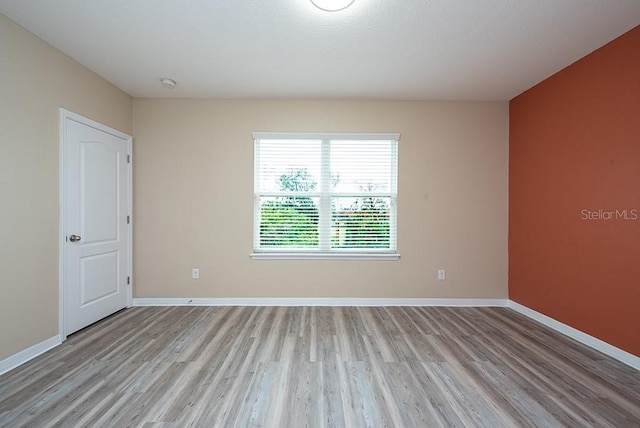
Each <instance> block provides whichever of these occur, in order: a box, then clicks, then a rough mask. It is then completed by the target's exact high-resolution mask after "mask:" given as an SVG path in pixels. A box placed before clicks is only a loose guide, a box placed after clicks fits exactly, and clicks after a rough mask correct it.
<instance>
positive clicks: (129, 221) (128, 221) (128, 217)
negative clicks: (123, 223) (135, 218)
mask: <svg viewBox="0 0 640 428" xmlns="http://www.w3.org/2000/svg"><path fill="white" fill-rule="evenodd" d="M129 223H131V217H130V216H127V224H129Z"/></svg>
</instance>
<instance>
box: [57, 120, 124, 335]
mask: <svg viewBox="0 0 640 428" xmlns="http://www.w3.org/2000/svg"><path fill="white" fill-rule="evenodd" d="M59 118H60V119H59V139H60V141H59V145H60V161H59V169H58V195H59V202H58V203H59V210H60V223H59V226H58V335H59V337H60V341H61V342H64V341H65V340H66V338H67V326H66V307H65V306H66V304H65V302H66V300H65V297H66V286H65V282H66V281H65V266H66V264H65V262H66V248H67V245H66V244H67V242H66V237H67V232H68V231H67V230H66V212H65V205H66V204H65V198H66V194H65V189H66V179H65V175H66V174H65V168H66V164H65V155H66V149H65V145H66V144H65V141H66V138H67V132H66V131H67V129H66V121H67V119H72V120H75V121H76V122H79V123H82V124H84V125H87V126H90V127H92V128H95V129H98V130H100V131H102V132H105V133H107V134H111V135H114V136H116V137H118V138H121V139H123V140H126V142H127V159H128V162H127V190H128V192H129V198H128V201H127V205H128V206H127V212H128V213H129V214H128V215H129V219H130V221H129V224H128V225H127V229H128V235H129V236H128V239H127V246H128V248H129V251H128V255H127V276H128V277H129V282H128V285H127V307H130V306H131V305H132V300H133V299H132V296H133V293H132V289H133V263H132V260H133V253H132V250H133V245H132V244H133V239H132V238H133V215H132V210H133V180H132V177H133V175H132V172H133V167H132V165H133V160H132V158H131V143H132V137H131V136H130V135H127V134H125V133H122V132H120V131H118V130H115V129H113V128H109V127H108V126H106V125H103V124H101V123H99V122H96V121H94V120H91V119H88V118H86V117H84V116H81V115H79V114H77V113H74V112H72V111H69V110H66V109H63V108H60V115H59Z"/></svg>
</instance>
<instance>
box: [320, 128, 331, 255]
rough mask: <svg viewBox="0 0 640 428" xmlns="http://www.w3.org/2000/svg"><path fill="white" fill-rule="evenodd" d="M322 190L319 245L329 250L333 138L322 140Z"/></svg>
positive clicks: (323, 249) (322, 248)
mask: <svg viewBox="0 0 640 428" xmlns="http://www.w3.org/2000/svg"><path fill="white" fill-rule="evenodd" d="M320 192H321V195H320V209H319V210H320V215H319V217H320V218H319V221H318V246H319V248H320V250H321V251H328V250H330V249H331V140H322V146H321V166H320Z"/></svg>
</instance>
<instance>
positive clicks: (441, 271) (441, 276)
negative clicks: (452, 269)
mask: <svg viewBox="0 0 640 428" xmlns="http://www.w3.org/2000/svg"><path fill="white" fill-rule="evenodd" d="M445 278H446V272H445V270H444V269H438V281H444V280H445Z"/></svg>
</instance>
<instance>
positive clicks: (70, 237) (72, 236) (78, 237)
mask: <svg viewBox="0 0 640 428" xmlns="http://www.w3.org/2000/svg"><path fill="white" fill-rule="evenodd" d="M81 239H82V238H81V237H80V236H78V235H71V236H69V241H71V242H78V241H79V240H81Z"/></svg>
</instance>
